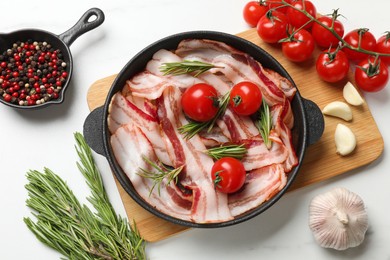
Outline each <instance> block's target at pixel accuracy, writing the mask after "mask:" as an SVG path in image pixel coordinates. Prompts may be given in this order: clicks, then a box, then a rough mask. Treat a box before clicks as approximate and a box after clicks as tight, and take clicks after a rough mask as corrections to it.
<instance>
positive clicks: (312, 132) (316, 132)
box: [302, 98, 325, 146]
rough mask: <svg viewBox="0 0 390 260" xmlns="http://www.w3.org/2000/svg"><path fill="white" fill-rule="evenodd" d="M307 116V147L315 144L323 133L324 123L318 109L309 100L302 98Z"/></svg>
mask: <svg viewBox="0 0 390 260" xmlns="http://www.w3.org/2000/svg"><path fill="white" fill-rule="evenodd" d="M302 101H303V106H304V109H305V112H306V115H307V118H306V119H307V128H308V134H309V135H308V137H307V142H308V146H309V145H312V144H314V143H316V142H317V141H318V140H319V139H320V138H321V136H322V134H323V133H324V128H325V122H324V116H323V115H322V112H321V110H320V108H319V107H318V106H317V104H316V103H314V102H313V101H311V100H308V99H304V98H302Z"/></svg>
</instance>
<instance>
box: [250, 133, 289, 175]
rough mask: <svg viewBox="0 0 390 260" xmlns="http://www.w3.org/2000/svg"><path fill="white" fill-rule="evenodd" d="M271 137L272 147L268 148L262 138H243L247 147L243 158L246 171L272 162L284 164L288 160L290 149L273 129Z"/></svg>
mask: <svg viewBox="0 0 390 260" xmlns="http://www.w3.org/2000/svg"><path fill="white" fill-rule="evenodd" d="M269 138H270V139H271V140H272V147H271V149H268V148H267V146H266V145H265V144H264V142H263V140H262V139H259V140H243V141H242V143H244V144H245V146H246V147H247V154H246V155H245V157H244V158H243V160H242V163H243V164H244V167H245V170H246V171H251V170H254V169H259V168H262V167H265V166H268V165H271V164H282V163H284V162H285V161H286V160H287V156H288V149H287V148H286V146H285V145H284V144H283V142H282V140H280V138H279V137H278V136H277V134H276V132H274V131H271V134H270V136H269Z"/></svg>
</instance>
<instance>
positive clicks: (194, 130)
mask: <svg viewBox="0 0 390 260" xmlns="http://www.w3.org/2000/svg"><path fill="white" fill-rule="evenodd" d="M229 98H230V91H228V92H226V93H225V94H224V95H223V96H222V97H221V98H220V99H219V100H218V111H217V113H216V115H215V116H214V117H213V119H211V120H210V121H207V122H196V121H191V122H189V123H188V124H186V125H183V126H181V127H179V129H178V130H179V133H180V134H183V135H184V138H186V139H191V138H192V137H194V135H196V134H198V133H199V132H201V131H202V130H204V129H207V132H210V131H211V130H212V129H213V127H214V125H215V123H216V122H217V120H218V119H219V118H220V117H221V116H223V115H224V114H225V112H226V109H227V107H228V105H229Z"/></svg>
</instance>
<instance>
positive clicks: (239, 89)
mask: <svg viewBox="0 0 390 260" xmlns="http://www.w3.org/2000/svg"><path fill="white" fill-rule="evenodd" d="M262 100H263V95H262V93H261V91H260V88H259V87H258V86H257V85H256V84H254V83H252V82H250V81H242V82H240V83H237V84H236V85H234V86H233V88H232V90H231V92H230V99H229V104H230V107H231V108H232V109H233V111H234V112H236V113H237V114H239V115H243V116H249V115H252V114H254V113H255V112H256V111H257V110H259V108H260V106H261V103H262Z"/></svg>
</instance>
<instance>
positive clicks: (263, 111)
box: [255, 100, 272, 149]
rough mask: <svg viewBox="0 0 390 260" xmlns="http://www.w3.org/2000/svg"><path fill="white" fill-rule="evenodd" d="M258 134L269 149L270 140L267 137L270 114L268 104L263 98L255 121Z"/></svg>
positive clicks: (269, 126)
mask: <svg viewBox="0 0 390 260" xmlns="http://www.w3.org/2000/svg"><path fill="white" fill-rule="evenodd" d="M255 124H256V127H257V129H259V132H260V135H261V137H262V138H263V141H264V144H265V145H266V147H267V148H268V149H271V146H272V141H271V140H270V139H269V134H270V132H271V129H272V116H271V112H270V110H269V106H268V104H267V103H266V102H265V100H263V102H262V104H261V108H260V116H259V118H258V120H256V122H255Z"/></svg>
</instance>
